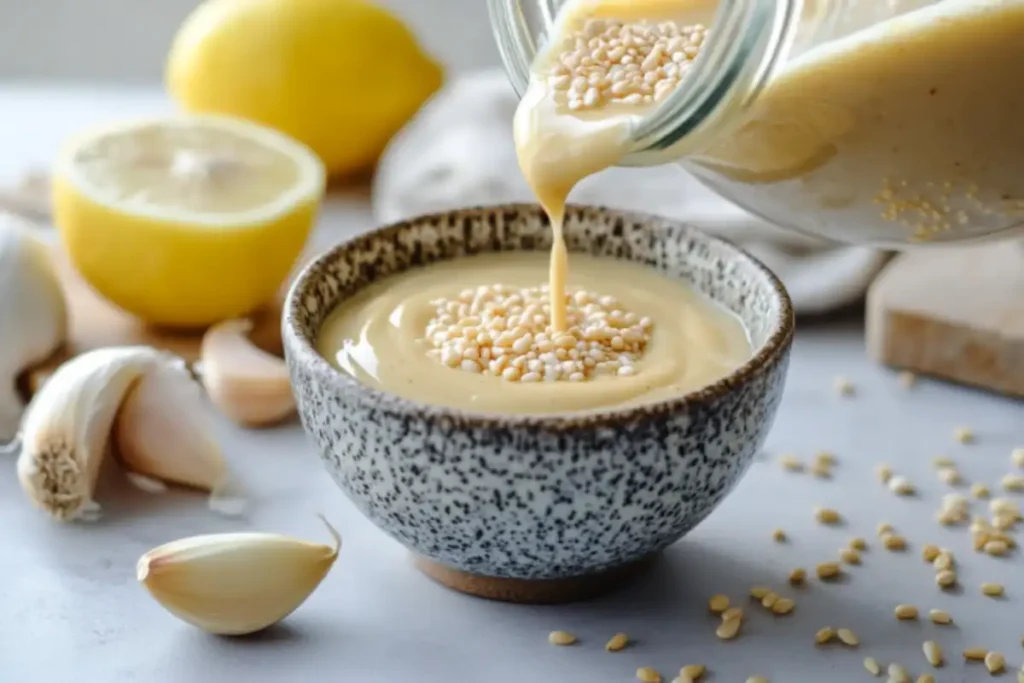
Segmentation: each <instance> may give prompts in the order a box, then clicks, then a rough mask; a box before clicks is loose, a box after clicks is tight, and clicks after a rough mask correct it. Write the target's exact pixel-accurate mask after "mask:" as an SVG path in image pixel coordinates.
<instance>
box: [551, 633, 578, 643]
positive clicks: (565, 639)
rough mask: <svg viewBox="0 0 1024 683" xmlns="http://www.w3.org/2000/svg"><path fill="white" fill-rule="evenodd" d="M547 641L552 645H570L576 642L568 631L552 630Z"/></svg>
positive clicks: (574, 637)
mask: <svg viewBox="0 0 1024 683" xmlns="http://www.w3.org/2000/svg"><path fill="white" fill-rule="evenodd" d="M548 642H549V643H551V644H552V645H572V644H573V643H575V642H576V636H574V635H573V634H571V633H569V632H568V631H552V632H551V633H549V634H548Z"/></svg>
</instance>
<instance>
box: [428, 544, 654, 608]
mask: <svg viewBox="0 0 1024 683" xmlns="http://www.w3.org/2000/svg"><path fill="white" fill-rule="evenodd" d="M658 555H659V553H654V554H652V555H648V556H647V557H643V558H641V559H639V560H636V561H634V562H630V563H628V564H624V565H619V566H618V567H612V568H611V569H606V570H604V571H601V572H597V573H594V574H584V575H582V576H573V577H568V578H564V579H504V578H498V577H494V576H481V575H479V574H471V573H469V572H464V571H462V570H459V569H452V568H451V567H446V566H444V565H443V564H439V563H437V562H434V561H433V560H428V559H426V558H424V557H419V556H414V558H413V562H414V564H415V565H416V568H417V569H419V570H420V571H421V572H423V573H424V574H426V575H427V576H428V577H429V578H431V579H433V580H434V581H436V582H437V583H439V584H441V585H442V586H444V587H446V588H451V589H452V590H455V591H458V592H460V593H465V594H466V595H472V596H474V597H477V598H484V599H486V600H497V601H499V602H514V603H518V604H521V605H557V604H565V603H569V602H578V601H581V600H588V599H590V598H595V597H598V596H600V595H604V594H605V593H610V592H611V591H614V590H616V589H618V588H621V587H622V586H623V585H625V584H627V583H629V581H630V580H631V579H633V578H634V577H635V576H636V575H637V574H639V573H641V572H643V570H645V569H647V568H648V567H649V566H650V565H651V564H652V563H653V561H654V559H655V558H656V557H657V556H658Z"/></svg>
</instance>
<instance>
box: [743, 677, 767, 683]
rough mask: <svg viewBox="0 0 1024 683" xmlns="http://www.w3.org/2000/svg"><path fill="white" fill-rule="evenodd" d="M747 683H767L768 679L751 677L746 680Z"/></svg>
mask: <svg viewBox="0 0 1024 683" xmlns="http://www.w3.org/2000/svg"><path fill="white" fill-rule="evenodd" d="M747 683H769V682H768V679H767V678H765V677H764V676H751V677H750V678H748V679H747Z"/></svg>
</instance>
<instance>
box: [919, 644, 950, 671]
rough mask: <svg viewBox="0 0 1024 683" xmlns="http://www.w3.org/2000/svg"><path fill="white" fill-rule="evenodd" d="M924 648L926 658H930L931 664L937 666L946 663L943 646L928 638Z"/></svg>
mask: <svg viewBox="0 0 1024 683" xmlns="http://www.w3.org/2000/svg"><path fill="white" fill-rule="evenodd" d="M923 648H924V658H925V659H927V660H928V663H929V664H931V665H932V666H936V667H938V666H942V665H943V664H945V659H944V658H943V656H942V648H941V647H940V646H939V644H938V643H936V642H935V641H934V640H926V641H925V642H924V646H923Z"/></svg>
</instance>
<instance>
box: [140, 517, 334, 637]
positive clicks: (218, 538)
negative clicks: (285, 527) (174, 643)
mask: <svg viewBox="0 0 1024 683" xmlns="http://www.w3.org/2000/svg"><path fill="white" fill-rule="evenodd" d="M321 519H322V520H323V522H324V524H325V525H326V526H327V530H328V531H329V532H330V534H331V537H332V538H333V544H332V545H322V544H317V543H310V542H308V541H303V540H299V539H295V538H291V537H288V536H282V535H279V534H269V533H252V532H250V533H230V534H208V535H203V536H193V537H190V538H184V539H181V540H178V541H172V542H170V543H167V544H165V545H162V546H160V547H158V548H154V549H153V550H150V551H149V552H147V553H146V554H144V555H143V556H142V557H141V558H139V562H138V565H137V567H136V577H137V578H138V580H139V582H140V583H142V584H143V585H144V586H145V587H146V590H147V591H149V594H150V595H151V596H153V598H154V599H155V600H156V601H157V602H159V603H160V604H161V605H162V606H163V607H164V609H166V610H167V611H168V612H170V613H171V614H173V615H174V616H176V617H178V618H179V619H181V620H182V621H185V622H187V623H189V624H191V625H193V626H195V627H197V628H200V629H203V630H204V631H209V632H210V633H216V634H219V635H230V636H237V635H246V634H249V633H255V632H256V631H260V630H263V629H265V628H267V627H268V626H272V625H273V624H276V623H277V622H279V621H281V620H282V619H284V618H285V617H287V616H288V615H289V614H291V613H292V612H293V611H294V610H295V609H296V608H298V607H299V605H301V604H302V603H303V602H304V601H305V600H306V598H308V597H309V595H310V594H311V593H312V592H313V591H314V590H315V589H316V587H317V586H319V585H320V582H321V581H323V579H324V577H325V576H327V573H328V572H329V571H330V570H331V567H333V566H334V562H335V560H336V559H337V557H338V551H339V550H340V549H341V537H340V536H339V535H338V532H337V531H336V530H335V529H334V528H333V527H332V526H331V525H330V524H329V523H328V522H327V520H326V519H323V518H322V517H321Z"/></svg>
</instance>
